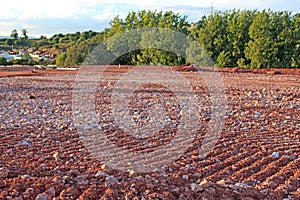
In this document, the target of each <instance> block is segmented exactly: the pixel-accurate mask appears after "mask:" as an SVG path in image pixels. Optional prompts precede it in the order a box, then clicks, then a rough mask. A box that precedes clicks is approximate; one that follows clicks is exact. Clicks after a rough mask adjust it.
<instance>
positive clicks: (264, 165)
mask: <svg viewBox="0 0 300 200" xmlns="http://www.w3.org/2000/svg"><path fill="white" fill-rule="evenodd" d="M132 68H133V67H131V66H121V67H120V68H119V67H118V66H110V67H109V68H108V69H107V70H106V71H105V73H104V75H103V78H102V81H101V83H99V85H98V86H97V90H96V93H95V97H96V98H95V111H96V113H97V114H98V115H99V119H98V123H99V126H101V127H103V131H104V132H105V134H106V135H107V137H108V138H109V139H110V140H111V141H112V142H113V143H114V144H115V145H117V146H119V147H122V148H127V149H130V151H133V152H142V153H145V152H146V151H148V150H150V151H155V150H157V149H159V148H160V147H162V146H164V145H165V144H166V143H168V142H169V141H170V140H171V139H172V137H174V135H176V134H177V133H176V129H174V130H173V129H172V130H171V133H170V134H168V133H163V134H157V135H155V137H154V139H153V138H150V139H149V138H148V140H147V143H146V145H143V144H145V143H142V142H143V141H142V142H141V139H140V138H137V137H133V136H132V135H130V134H125V133H124V132H122V130H120V129H118V128H114V127H115V125H114V124H115V122H114V121H113V120H111V119H110V118H109V116H110V113H111V112H112V108H111V97H112V93H113V92H114V90H113V89H114V87H115V86H116V84H117V82H118V80H119V79H120V78H121V77H122V76H123V75H124V74H126V73H127V72H128V71H129V69H132ZM174 69H177V70H179V71H180V70H181V69H180V67H178V68H174ZM205 69H206V70H209V69H207V68H205ZM181 71H183V72H180V73H181V74H182V75H183V76H184V77H185V78H186V79H187V80H188V81H190V82H191V87H192V89H193V91H194V92H195V98H197V102H198V103H199V105H200V111H199V113H200V114H199V116H200V118H199V122H200V124H201V127H196V128H197V132H198V133H199V134H197V136H196V137H195V139H194V140H193V142H192V143H191V144H190V145H189V146H188V148H187V150H186V151H185V153H184V154H182V155H181V156H179V157H178V158H177V159H176V160H174V162H171V163H168V164H166V165H165V166H163V168H162V169H160V170H158V171H151V172H145V173H139V172H136V171H134V170H133V171H130V172H127V171H120V170H117V169H114V168H111V167H108V166H107V163H106V162H104V161H103V160H99V159H97V157H96V156H95V155H93V154H92V153H91V152H90V151H89V148H87V146H86V145H85V143H84V142H83V140H82V138H81V137H80V134H79V132H78V130H79V129H78V127H77V126H76V124H74V121H73V117H72V116H73V112H72V92H73V85H74V81H75V78H76V75H77V73H78V71H56V70H51V71H50V70H49V71H48V70H35V71H32V68H30V67H22V68H17V69H13V68H12V69H0V90H1V92H0V102H1V104H0V105H1V108H0V151H1V154H0V199H19V200H20V199H37V200H42V199H61V200H67V199H203V200H204V199H208V200H213V199H222V200H223V199H228V200H229V199H241V200H254V199H270V200H274V199H279V200H282V199H300V115H299V113H300V75H299V74H300V73H299V70H296V69H293V70H286V69H271V70H253V71H251V72H250V71H243V70H239V69H235V70H233V69H220V71H221V72H220V75H221V77H222V82H223V83H224V93H225V96H226V115H225V127H224V129H223V130H222V131H221V135H220V138H219V140H218V142H217V144H216V145H215V146H214V147H213V148H212V149H211V151H210V152H209V153H208V154H207V155H206V156H204V157H199V153H198V148H200V147H201V142H202V141H203V138H204V135H205V134H206V129H207V126H208V123H209V121H210V120H212V119H211V116H210V115H209V113H210V111H209V105H210V104H209V97H210V94H209V92H208V90H207V87H206V85H205V82H203V80H202V78H201V77H199V75H197V72H193V70H186V69H184V70H181ZM187 71H190V72H187ZM268 71H269V72H268ZM233 72H235V73H233ZM215 73H217V72H215ZM133 95H136V98H132V101H131V107H132V109H133V113H131V114H132V116H131V117H132V119H133V120H136V121H137V122H139V123H146V122H147V121H143V117H141V116H142V114H144V113H142V112H143V111H144V110H143V111H141V109H142V108H143V109H144V108H147V105H146V106H145V107H143V102H144V100H145V102H147V103H148V104H155V103H158V102H159V98H165V99H170V98H172V97H173V94H172V93H171V92H169V91H166V90H164V89H162V88H161V87H159V86H157V85H148V86H145V87H144V88H142V89H140V90H137V91H136V92H135V93H134V94H133ZM138 97H143V99H142V100H143V101H142V100H140V99H139V98H138ZM173 103H174V104H176V103H177V102H176V101H174V102H173ZM172 105H173V104H172V103H171V106H172ZM168 109H169V108H168ZM168 109H167V108H166V110H168ZM178 109H179V108H178V107H176V106H175V109H173V110H172V109H171V107H170V109H169V110H168V112H170V115H173V114H174V115H175V117H174V120H175V122H176V123H180V120H181V118H180V117H179V115H178V113H177V114H176V112H177V110H178ZM178 112H179V111H178ZM139 115H141V116H139ZM107 117H108V118H107ZM145 119H146V118H145ZM139 120H140V121H139ZM107 127H108V128H107ZM150 143H151V144H152V146H149V144H150ZM141 144H142V145H141ZM96 145H97V144H96ZM162 156H163V155H162Z"/></svg>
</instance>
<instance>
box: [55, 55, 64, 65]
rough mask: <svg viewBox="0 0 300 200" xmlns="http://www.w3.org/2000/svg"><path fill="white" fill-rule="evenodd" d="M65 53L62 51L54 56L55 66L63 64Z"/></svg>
mask: <svg viewBox="0 0 300 200" xmlns="http://www.w3.org/2000/svg"><path fill="white" fill-rule="evenodd" d="M66 57H67V55H66V53H62V54H60V55H59V56H58V57H57V58H56V65H57V66H65V60H66Z"/></svg>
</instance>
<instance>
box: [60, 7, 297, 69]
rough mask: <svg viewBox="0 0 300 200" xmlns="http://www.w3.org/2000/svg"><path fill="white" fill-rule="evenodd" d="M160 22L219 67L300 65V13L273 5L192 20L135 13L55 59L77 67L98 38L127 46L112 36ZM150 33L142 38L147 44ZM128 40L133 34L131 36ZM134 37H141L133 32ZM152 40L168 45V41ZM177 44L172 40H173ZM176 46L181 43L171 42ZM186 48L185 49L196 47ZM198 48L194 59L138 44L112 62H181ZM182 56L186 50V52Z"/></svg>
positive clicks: (110, 44) (114, 45)
mask: <svg viewBox="0 0 300 200" xmlns="http://www.w3.org/2000/svg"><path fill="white" fill-rule="evenodd" d="M146 27H158V28H168V29H172V30H174V31H177V32H180V33H183V34H185V35H187V36H189V37H191V38H192V39H194V40H195V41H196V42H197V43H198V44H200V45H201V47H202V48H203V49H204V50H205V51H206V52H207V54H208V55H209V56H210V57H211V58H212V60H213V62H214V63H215V65H216V66H218V67H237V66H239V67H248V68H271V67H272V68H283V67H284V68H286V67H287V68H289V67H300V30H299V27H300V14H299V13H297V14H292V13H291V12H288V11H278V12H275V11H271V10H263V11H258V10H229V11H225V12H215V13H213V14H211V15H209V16H203V17H202V18H201V19H200V20H199V21H198V22H196V23H189V22H188V21H187V17H186V16H183V17H182V16H180V15H179V14H178V13H174V12H172V11H167V12H162V11H160V12H158V11H145V10H142V11H139V12H130V13H129V14H128V15H127V16H126V18H125V19H121V18H120V17H119V16H117V17H115V18H114V19H113V20H112V21H111V22H110V27H109V28H107V29H105V30H104V31H102V32H100V33H97V35H96V36H95V37H92V38H90V39H87V40H83V41H77V42H75V43H74V45H72V46H71V47H69V48H68V49H67V51H66V52H65V53H63V54H61V55H60V56H59V57H58V59H57V61H56V64H57V65H59V66H75V65H80V64H82V62H83V61H85V59H86V57H87V56H88V55H89V54H90V53H91V51H92V50H93V48H95V47H96V46H97V45H98V44H99V43H104V44H105V45H104V46H103V47H101V48H104V49H105V50H106V52H107V51H109V50H111V49H118V48H123V47H122V41H120V40H119V39H118V37H113V39H110V40H108V38H112V36H114V35H117V34H120V33H126V32H128V31H129V30H134V29H139V28H146ZM149 37H150V39H151V36H149V35H148V36H145V38H146V39H145V38H144V37H143V36H142V38H138V40H139V42H140V43H143V44H144V43H147V42H149V41H147V39H149ZM127 39H128V38H127ZM131 39H132V40H137V38H134V37H132V38H131ZM151 41H152V42H156V43H161V44H162V45H164V44H166V43H167V41H168V38H165V40H159V39H158V40H155V38H152V40H151ZM170 45H173V44H170ZM172 48H176V46H174V47H172ZM193 50H194V49H193V47H187V48H186V52H184V53H185V54H187V53H189V51H193ZM195 52H196V51H194V52H193V57H192V58H191V59H188V58H186V56H180V55H178V54H175V53H172V52H167V51H164V50H162V49H156V48H144V49H137V50H134V51H131V52H128V53H126V54H125V55H122V56H119V57H118V59H116V60H114V61H113V63H112V64H130V65H142V64H162V65H169V66H172V65H181V64H183V63H186V62H193V60H201V59H202V60H203V58H204V56H206V55H204V54H203V53H202V52H198V53H197V52H196V53H195ZM181 55H182V54H181Z"/></svg>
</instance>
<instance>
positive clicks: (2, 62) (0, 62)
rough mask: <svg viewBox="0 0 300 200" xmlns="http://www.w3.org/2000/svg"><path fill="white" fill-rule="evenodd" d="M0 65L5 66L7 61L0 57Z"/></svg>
mask: <svg viewBox="0 0 300 200" xmlns="http://www.w3.org/2000/svg"><path fill="white" fill-rule="evenodd" d="M0 65H7V61H6V59H5V58H3V57H0Z"/></svg>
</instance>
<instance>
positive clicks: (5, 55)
mask: <svg viewBox="0 0 300 200" xmlns="http://www.w3.org/2000/svg"><path fill="white" fill-rule="evenodd" d="M0 57H3V58H5V59H6V60H7V61H10V60H13V59H14V55H10V54H9V53H8V52H3V53H0Z"/></svg>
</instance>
